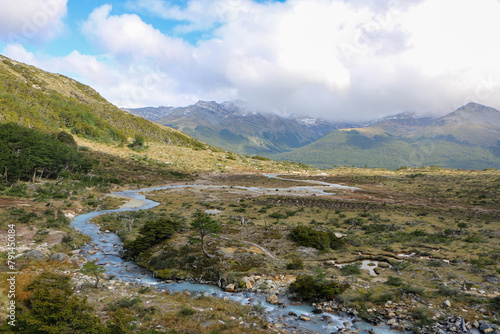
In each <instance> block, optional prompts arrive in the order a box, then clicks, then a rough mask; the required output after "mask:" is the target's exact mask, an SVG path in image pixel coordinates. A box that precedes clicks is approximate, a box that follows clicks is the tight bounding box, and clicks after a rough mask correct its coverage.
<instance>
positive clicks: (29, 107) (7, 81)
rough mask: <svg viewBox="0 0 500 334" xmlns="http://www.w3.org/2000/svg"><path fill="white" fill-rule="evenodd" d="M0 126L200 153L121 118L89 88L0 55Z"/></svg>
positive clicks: (181, 138) (171, 134) (159, 129)
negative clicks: (137, 141) (142, 140)
mask: <svg viewBox="0 0 500 334" xmlns="http://www.w3.org/2000/svg"><path fill="white" fill-rule="evenodd" d="M0 122H13V123H17V124H19V125H23V126H27V127H34V128H38V129H39V130H42V131H44V132H49V133H55V132H58V131H60V130H67V131H69V132H71V133H72V134H75V135H77V136H79V137H81V138H87V139H91V140H93V141H98V142H105V143H114V144H126V143H128V142H129V139H130V138H134V137H135V136H136V135H139V134H140V135H142V136H144V137H145V138H146V139H147V140H148V141H157V142H164V143H167V144H173V145H180V146H188V147H197V148H203V147H205V145H204V144H203V143H201V142H199V141H197V140H195V139H193V138H191V137H189V136H186V135H185V134H182V133H181V132H179V131H176V130H174V129H169V128H166V127H163V126H160V125H157V124H154V123H152V122H150V121H147V120H145V119H143V118H140V117H135V116H133V115H130V114H129V113H126V112H124V111H122V110H120V109H119V108H117V107H116V106H114V105H112V104H111V103H109V102H107V101H106V100H105V99H104V98H103V97H101V96H100V95H99V94H98V93H97V92H96V91H94V90H93V89H92V88H90V87H88V86H85V85H83V84H81V83H79V82H77V81H75V80H72V79H70V78H68V77H65V76H63V75H59V74H53V73H48V72H45V71H42V70H40V69H37V68H36V67H33V66H28V65H25V64H22V63H19V62H16V61H13V60H10V59H9V58H7V57H4V56H1V55H0Z"/></svg>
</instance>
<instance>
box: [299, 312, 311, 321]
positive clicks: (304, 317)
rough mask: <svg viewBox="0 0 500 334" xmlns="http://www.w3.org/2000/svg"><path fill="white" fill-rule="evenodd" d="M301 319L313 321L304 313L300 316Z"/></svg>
mask: <svg viewBox="0 0 500 334" xmlns="http://www.w3.org/2000/svg"><path fill="white" fill-rule="evenodd" d="M299 320H302V321H311V318H309V317H306V316H305V315H303V314H302V315H301V316H300V317H299Z"/></svg>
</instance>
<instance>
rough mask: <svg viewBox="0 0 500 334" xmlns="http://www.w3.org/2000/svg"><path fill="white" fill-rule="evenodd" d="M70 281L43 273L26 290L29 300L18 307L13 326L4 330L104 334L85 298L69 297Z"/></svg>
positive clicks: (27, 332) (59, 275)
mask: <svg viewBox="0 0 500 334" xmlns="http://www.w3.org/2000/svg"><path fill="white" fill-rule="evenodd" d="M70 280H71V279H70V277H69V276H66V275H61V274H54V273H50V272H44V273H42V274H41V275H40V276H38V277H37V278H36V279H35V280H34V281H33V283H32V284H30V285H29V286H28V290H32V291H33V295H32V297H31V298H30V299H28V300H26V301H24V302H23V303H22V304H19V305H18V307H17V313H16V318H17V319H16V320H17V324H16V326H8V327H10V329H11V330H12V332H14V333H24V334H31V333H33V334H34V333H47V334H49V333H60V334H69V333H105V332H106V329H105V328H104V326H103V325H102V324H101V322H100V320H99V318H97V317H96V316H94V315H92V314H91V312H92V308H91V307H90V306H89V305H88V304H87V301H86V299H85V298H79V297H76V296H73V290H72V289H71V287H70Z"/></svg>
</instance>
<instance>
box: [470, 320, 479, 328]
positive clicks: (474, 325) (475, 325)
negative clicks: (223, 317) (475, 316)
mask: <svg viewBox="0 0 500 334" xmlns="http://www.w3.org/2000/svg"><path fill="white" fill-rule="evenodd" d="M472 327H474V328H479V322H477V320H474V322H473V323H472Z"/></svg>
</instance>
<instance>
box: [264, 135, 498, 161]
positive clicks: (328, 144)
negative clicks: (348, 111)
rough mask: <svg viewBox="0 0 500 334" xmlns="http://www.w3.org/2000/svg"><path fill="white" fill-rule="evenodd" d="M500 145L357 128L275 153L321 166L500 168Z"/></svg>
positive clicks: (448, 137)
mask: <svg viewBox="0 0 500 334" xmlns="http://www.w3.org/2000/svg"><path fill="white" fill-rule="evenodd" d="M499 148H500V147H499V146H496V147H483V146H479V145H472V144H468V143H464V142H459V141H457V140H456V139H454V137H453V136H436V137H433V138H425V137H420V138H416V139H412V138H404V137H399V136H394V135H390V134H388V133H384V134H378V135H375V136H373V137H370V136H368V134H367V132H360V131H357V130H350V131H341V130H334V131H332V132H331V133H329V134H328V135H326V136H325V137H323V138H321V139H320V140H317V141H316V142H314V143H312V144H309V145H307V146H304V147H301V148H299V149H296V150H293V151H291V152H286V153H282V154H279V155H273V156H271V157H272V158H275V159H279V160H290V161H297V162H302V163H306V164H310V165H313V166H316V167H320V168H332V167H334V166H352V165H355V166H358V167H364V166H367V167H383V168H390V169H397V168H399V167H402V166H431V165H436V166H441V167H447V168H458V169H461V168H464V169H485V168H496V169H498V168H500V149H499Z"/></svg>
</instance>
